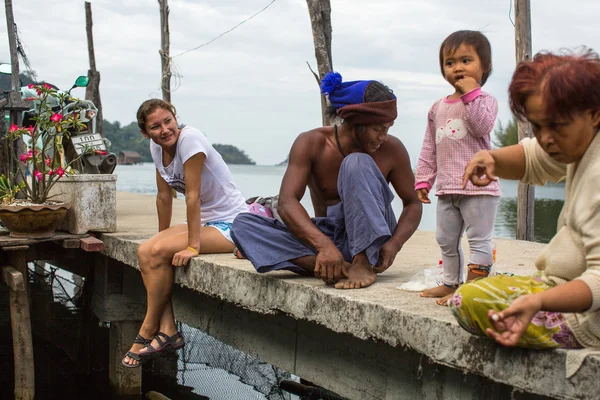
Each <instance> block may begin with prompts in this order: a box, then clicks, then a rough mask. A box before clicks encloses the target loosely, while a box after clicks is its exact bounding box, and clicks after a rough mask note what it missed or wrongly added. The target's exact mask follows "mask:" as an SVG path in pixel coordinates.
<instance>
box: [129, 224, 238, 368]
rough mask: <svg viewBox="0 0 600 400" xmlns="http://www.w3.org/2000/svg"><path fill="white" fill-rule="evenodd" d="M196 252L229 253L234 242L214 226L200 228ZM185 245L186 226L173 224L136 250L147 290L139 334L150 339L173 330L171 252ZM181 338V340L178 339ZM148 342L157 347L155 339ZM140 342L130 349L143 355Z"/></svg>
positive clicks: (181, 248) (171, 332)
mask: <svg viewBox="0 0 600 400" xmlns="http://www.w3.org/2000/svg"><path fill="white" fill-rule="evenodd" d="M200 243H201V244H200V253H201V254H208V253H229V252H231V251H232V250H233V247H234V244H233V243H232V242H231V241H229V240H227V239H226V238H225V236H223V234H222V233H220V232H219V231H218V229H216V228H213V227H202V228H201V230H200ZM187 245H188V231H187V225H186V224H181V225H176V226H173V227H171V228H169V229H167V230H165V231H163V232H160V233H158V234H157V235H155V236H153V237H152V238H151V239H150V240H148V241H147V242H145V243H143V244H142V245H141V246H140V248H139V249H138V257H139V263H140V270H141V271H142V279H143V280H144V285H145V286H146V291H147V304H148V305H147V311H146V317H145V318H144V322H143V323H142V327H141V328H140V332H139V334H140V335H141V336H142V337H144V338H146V339H152V338H153V336H154V335H155V334H156V332H162V333H164V334H166V335H167V336H173V335H175V334H176V333H177V326H176V324H175V316H174V313H173V305H172V302H171V292H172V287H173V276H174V275H173V268H174V267H173V266H172V264H171V261H172V259H173V255H175V253H177V252H178V251H181V250H184V249H185V248H186V247H187ZM179 340H182V339H179ZM150 345H151V346H152V347H154V348H158V347H159V344H158V341H157V340H156V339H154V340H152V342H151V343H150ZM143 347H144V346H143V345H141V344H134V345H133V346H132V348H131V350H130V351H132V352H134V353H139V354H143V353H144V352H145V351H146V349H143ZM125 362H127V363H129V364H130V365H134V364H136V363H137V361H135V360H133V359H131V358H129V357H126V358H125Z"/></svg>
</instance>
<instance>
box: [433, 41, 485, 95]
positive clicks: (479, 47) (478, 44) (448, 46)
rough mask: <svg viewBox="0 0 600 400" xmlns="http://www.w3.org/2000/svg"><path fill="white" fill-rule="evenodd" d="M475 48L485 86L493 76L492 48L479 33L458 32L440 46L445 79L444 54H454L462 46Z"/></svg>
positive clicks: (482, 81)
mask: <svg viewBox="0 0 600 400" xmlns="http://www.w3.org/2000/svg"><path fill="white" fill-rule="evenodd" d="M463 44H465V45H467V46H471V47H473V49H475V52H476V53H477V55H478V56H479V60H480V61H481V67H482V68H483V75H482V76H481V86H483V85H484V84H485V82H486V81H487V80H488V78H489V77H490V75H491V74H492V46H490V41H489V40H488V39H487V38H486V37H485V35H484V34H483V33H481V32H479V31H456V32H454V33H453V34H451V35H450V36H448V37H447V38H446V39H445V40H444V41H443V42H442V45H441V46H440V70H441V71H442V76H443V77H444V79H445V78H446V75H445V74H444V54H452V53H454V52H455V51H456V50H457V49H458V48H459V47H460V46H461V45H463Z"/></svg>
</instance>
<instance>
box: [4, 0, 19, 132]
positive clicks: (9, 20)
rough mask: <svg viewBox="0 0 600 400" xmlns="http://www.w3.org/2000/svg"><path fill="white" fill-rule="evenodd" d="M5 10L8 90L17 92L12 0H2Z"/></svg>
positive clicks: (17, 62) (17, 59) (17, 64)
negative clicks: (9, 76) (8, 54)
mask: <svg viewBox="0 0 600 400" xmlns="http://www.w3.org/2000/svg"><path fill="white" fill-rule="evenodd" d="M4 7H5V10H6V29H7V30H8V48H9V50H10V67H11V71H12V75H11V80H10V83H11V85H10V90H11V91H13V92H18V91H19V89H20V88H19V54H18V53H17V37H16V34H15V17H14V15H13V7H12V0H4ZM13 123H14V122H13Z"/></svg>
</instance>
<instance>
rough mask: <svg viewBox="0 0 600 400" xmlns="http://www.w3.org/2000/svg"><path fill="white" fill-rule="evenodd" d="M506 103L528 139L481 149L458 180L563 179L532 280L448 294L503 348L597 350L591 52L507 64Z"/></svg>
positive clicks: (595, 85) (598, 244)
mask: <svg viewBox="0 0 600 400" xmlns="http://www.w3.org/2000/svg"><path fill="white" fill-rule="evenodd" d="M509 97H510V106H511V109H512V111H513V112H514V113H515V114H516V115H517V116H518V117H519V118H521V119H523V120H527V121H529V122H530V123H531V126H532V128H533V132H534V134H535V139H524V140H523V141H521V143H519V144H517V145H514V146H508V147H504V148H502V149H498V150H492V151H483V152H479V153H477V154H476V155H475V157H474V158H473V159H472V160H471V162H470V163H469V164H468V165H467V168H466V170H465V174H464V184H466V182H467V180H471V182H472V183H474V184H475V185H482V186H485V185H487V184H489V183H490V182H492V181H495V180H497V178H498V177H500V178H505V179H519V180H521V181H522V182H525V183H530V184H536V185H543V184H545V183H546V182H547V181H552V182H558V181H560V180H563V179H566V187H565V203H564V207H563V210H562V213H561V214H560V217H559V220H558V229H557V233H556V235H555V236H554V238H552V240H551V241H550V243H548V245H547V246H546V247H545V248H544V250H543V251H542V252H541V254H540V255H539V256H538V258H537V260H536V263H535V265H536V267H537V269H538V270H539V271H538V273H537V274H536V275H535V276H533V277H522V276H513V277H509V276H495V277H491V278H484V279H479V280H475V281H473V282H472V283H468V284H465V285H463V286H462V287H461V288H459V289H458V290H457V291H456V293H455V295H454V297H453V298H452V299H451V300H450V301H449V304H450V307H451V309H452V312H453V313H454V315H455V317H456V318H457V320H458V322H459V323H460V325H461V326H462V327H463V328H465V329H466V330H468V331H469V332H472V333H474V334H477V335H487V336H490V337H491V338H493V339H495V340H496V341H497V342H498V343H500V344H503V345H505V346H521V347H530V348H557V347H560V348H578V347H586V348H589V347H593V348H599V347H600V311H599V310H600V185H599V183H600V138H599V135H598V134H597V133H598V129H599V127H600V59H599V57H598V54H596V53H594V52H592V51H587V52H585V53H584V54H581V55H575V54H563V55H558V54H552V53H541V54H537V55H536V56H535V57H534V58H533V60H531V61H526V62H522V63H520V64H519V65H518V66H517V69H516V71H515V73H514V75H513V78H512V82H511V84H510V88H509Z"/></svg>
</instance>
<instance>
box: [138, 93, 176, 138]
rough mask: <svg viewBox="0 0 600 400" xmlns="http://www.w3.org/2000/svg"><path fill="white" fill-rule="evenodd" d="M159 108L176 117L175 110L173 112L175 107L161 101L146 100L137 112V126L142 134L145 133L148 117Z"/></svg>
mask: <svg viewBox="0 0 600 400" xmlns="http://www.w3.org/2000/svg"><path fill="white" fill-rule="evenodd" d="M159 108H163V109H165V110H167V111H168V112H170V113H171V114H173V116H174V117H175V116H176V115H177V110H175V106H174V105H173V104H171V103H168V102H166V101H164V100H161V99H150V100H146V101H145V102H143V103H142V105H141V106H140V108H138V111H137V124H138V127H139V128H140V130H141V131H142V132H146V120H147V119H148V115H150V114H152V113H153V112H154V111H156V110H157V109H159Z"/></svg>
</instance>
